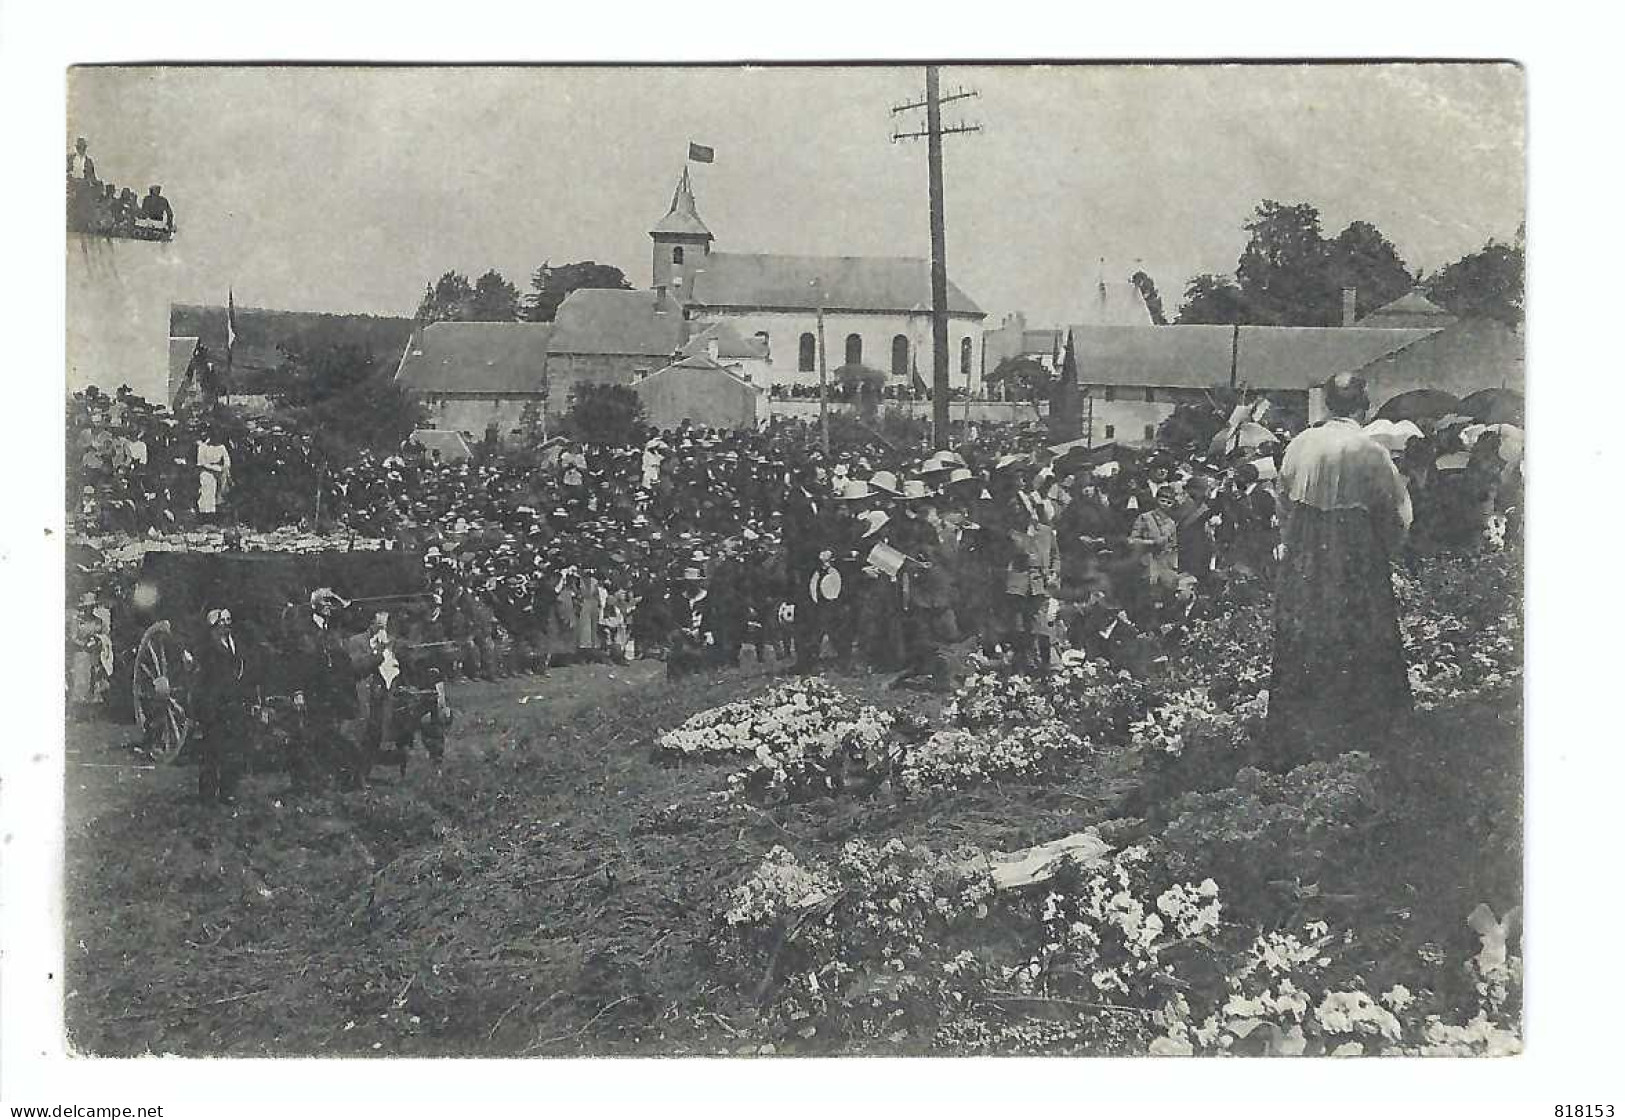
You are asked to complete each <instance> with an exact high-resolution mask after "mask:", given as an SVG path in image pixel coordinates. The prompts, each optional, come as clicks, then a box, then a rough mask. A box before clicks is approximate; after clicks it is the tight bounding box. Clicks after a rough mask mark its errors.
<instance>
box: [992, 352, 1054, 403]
mask: <svg viewBox="0 0 1625 1120" xmlns="http://www.w3.org/2000/svg"><path fill="white" fill-rule="evenodd" d="M984 380H985V381H986V382H987V383H988V384H989V385H1005V386H1007V387H1008V391H1009V395H1010V396H1012V397H1016V398H1018V399H1025V400H1032V401H1040V400H1045V399H1046V398H1048V397H1049V391H1050V386H1051V384H1052V383H1053V381H1054V375H1053V374H1051V373H1050V371H1049V370H1047V369H1045V368H1044V366H1043V364H1042V363H1041V362H1038V361H1035V360H1034V359H1032V358H1003V359H1000V361H999V364H998V365H996V366H994V367H993V368H992V369H990V370H988V371H987V376H986V377H985V378H984Z"/></svg>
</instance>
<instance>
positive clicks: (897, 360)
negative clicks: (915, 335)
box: [891, 334, 908, 377]
mask: <svg viewBox="0 0 1625 1120" xmlns="http://www.w3.org/2000/svg"><path fill="white" fill-rule="evenodd" d="M891 375H892V376H893V377H907V376H908V336H907V335H905V334H900V335H896V336H895V337H893V338H892V340H891Z"/></svg>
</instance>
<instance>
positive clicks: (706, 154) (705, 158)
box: [688, 140, 717, 163]
mask: <svg viewBox="0 0 1625 1120" xmlns="http://www.w3.org/2000/svg"><path fill="white" fill-rule="evenodd" d="M688 158H689V159H690V160H692V161H694V162H695V163H715V162H716V159H717V150H716V149H715V148H709V147H707V146H706V145H704V144H696V143H694V141H692V140H690V141H689V142H688Z"/></svg>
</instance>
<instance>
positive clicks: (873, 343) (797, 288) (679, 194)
mask: <svg viewBox="0 0 1625 1120" xmlns="http://www.w3.org/2000/svg"><path fill="white" fill-rule="evenodd" d="M649 236H650V238H651V239H652V240H653V242H654V244H653V247H652V248H653V266H652V269H651V272H652V286H653V288H654V290H655V292H656V301H657V302H659V301H662V300H664V299H665V298H667V297H670V298H672V299H674V300H675V301H676V302H678V303H679V304H681V305H682V307H683V309H684V313H685V315H686V317H687V318H688V319H690V320H698V321H702V322H706V323H718V322H720V323H726V324H728V325H729V326H731V327H732V328H733V329H734V331H735V332H736V333H737V334H739V335H740V336H742V337H745V338H752V339H757V340H760V342H761V343H762V345H763V346H764V347H765V348H766V350H767V353H768V354H769V355H770V369H771V379H772V382H773V383H776V384H787V383H795V384H804V385H805V384H812V385H815V384H817V383H818V364H819V354H818V311H819V308H820V306H822V308H823V312H824V316H823V317H824V345H825V346H826V347H827V349H828V353H827V354H826V355H825V358H824V361H825V364H826V367H827V369H828V370H829V372H830V373H831V374H833V373H834V372H835V371H836V370H837V369H839V368H840V367H842V366H852V365H861V366H867V367H868V368H870V369H874V370H879V371H880V372H882V373H884V374H886V376H887V381H888V384H896V385H900V386H903V387H907V386H909V385H911V384H913V377H914V375H915V374H918V375H919V377H920V378H921V379H922V380H923V381H925V382H926V383H927V384H929V383H930V381H931V375H932V370H933V368H934V366H933V364H932V349H931V262H930V261H929V260H927V259H925V258H923V257H872V256H862V257H859V256H851V257H840V256H789V255H785V254H780V253H735V252H722V251H718V250H717V249H715V248H714V247H713V245H714V242H715V240H716V239H715V237H714V236H713V235H712V233H711V230H710V229H709V228H708V227H707V226H706V224H705V222H704V221H703V220H702V219H701V218H700V214H699V208H698V206H697V205H696V203H695V199H694V186H693V183H692V181H691V180H690V178H689V175H688V172H687V170H686V169H685V170H684V172H683V175H682V178H681V179H679V180H678V183H677V189H676V190H675V191H674V192H673V193H672V200H671V207H670V209H669V210H668V211H667V212H666V216H665V217H663V218H661V219H660V221H659V222H657V223H656V224H655V227H654V228H653V229H652V230H650V231H649ZM985 318H986V313H985V312H983V311H982V309H981V308H980V307H978V306H977V305H976V302H975V301H974V300H972V299H971V298H970V297H969V296H968V295H966V294H965V293H964V291H962V290H961V289H960V288H959V287H958V286H957V285H955V284H954V283H953V282H952V280H951V279H950V281H949V283H948V345H949V362H948V369H949V373H950V377H951V379H952V383H953V384H954V385H955V386H961V387H965V388H968V389H969V388H975V387H976V385H977V382H978V380H979V377H980V370H981V348H982V322H983V320H984V319H985Z"/></svg>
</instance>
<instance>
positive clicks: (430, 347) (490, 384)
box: [395, 323, 554, 393]
mask: <svg viewBox="0 0 1625 1120" xmlns="http://www.w3.org/2000/svg"><path fill="white" fill-rule="evenodd" d="M553 333H554V328H553V324H552V323H430V324H429V325H428V326H427V327H425V328H423V330H422V332H421V333H420V334H418V335H416V336H414V337H413V338H412V340H411V341H410V342H408V343H407V344H406V353H405V354H404V355H403V356H402V358H401V364H400V368H399V369H398V370H396V372H395V380H396V381H397V382H398V383H399V384H400V385H402V386H403V387H405V388H408V389H415V390H417V391H418V392H422V393H542V392H544V391H545V390H546V386H547V352H548V340H549V339H550V338H551V337H552V336H553Z"/></svg>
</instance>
